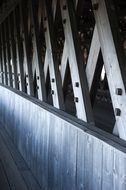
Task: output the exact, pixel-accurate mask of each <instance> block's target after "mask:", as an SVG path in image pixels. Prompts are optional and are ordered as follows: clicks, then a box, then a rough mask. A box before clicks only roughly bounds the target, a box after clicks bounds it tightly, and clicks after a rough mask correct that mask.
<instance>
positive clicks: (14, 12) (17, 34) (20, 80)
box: [12, 7, 25, 92]
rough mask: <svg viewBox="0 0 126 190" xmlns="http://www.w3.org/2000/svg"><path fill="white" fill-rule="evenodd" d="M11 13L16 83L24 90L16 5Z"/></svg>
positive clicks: (18, 19)
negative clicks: (15, 59) (15, 58)
mask: <svg viewBox="0 0 126 190" xmlns="http://www.w3.org/2000/svg"><path fill="white" fill-rule="evenodd" d="M12 14H13V19H14V38H15V46H16V57H17V74H18V84H19V90H20V91H23V92H25V84H24V79H25V77H24V69H23V48H22V39H21V35H20V15H19V9H18V7H17V8H16V9H15V10H14V11H13V13H12Z"/></svg>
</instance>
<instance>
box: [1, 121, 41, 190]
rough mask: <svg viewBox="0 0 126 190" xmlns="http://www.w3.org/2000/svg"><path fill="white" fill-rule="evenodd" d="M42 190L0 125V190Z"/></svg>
mask: <svg viewBox="0 0 126 190" xmlns="http://www.w3.org/2000/svg"><path fill="white" fill-rule="evenodd" d="M18 189H21V190H41V188H40V185H39V184H38V183H37V181H36V179H35V178H34V177H33V174H32V173H31V171H30V169H29V167H28V166H27V164H26V162H25V161H24V159H23V157H22V156H21V154H20V153H19V151H18V150H17V149H16V146H15V145H14V144H13V142H12V140H11V139H10V137H9V135H8V134H7V132H6V131H5V129H4V127H3V126H2V124H1V123H0V190H18Z"/></svg>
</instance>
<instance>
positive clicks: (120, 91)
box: [116, 88, 123, 96]
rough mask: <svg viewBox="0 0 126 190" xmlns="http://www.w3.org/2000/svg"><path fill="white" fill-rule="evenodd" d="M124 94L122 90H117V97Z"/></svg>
mask: <svg viewBox="0 0 126 190" xmlns="http://www.w3.org/2000/svg"><path fill="white" fill-rule="evenodd" d="M122 93H123V91H122V89H121V88H117V89H116V94H117V95H119V96H121V95H122Z"/></svg>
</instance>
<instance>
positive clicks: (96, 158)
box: [91, 138, 103, 190]
mask: <svg viewBox="0 0 126 190" xmlns="http://www.w3.org/2000/svg"><path fill="white" fill-rule="evenodd" d="M102 161H103V144H102V143H101V142H100V140H98V139H96V138H94V139H93V177H92V179H91V183H92V188H93V190H101V189H102V167H103V162H102Z"/></svg>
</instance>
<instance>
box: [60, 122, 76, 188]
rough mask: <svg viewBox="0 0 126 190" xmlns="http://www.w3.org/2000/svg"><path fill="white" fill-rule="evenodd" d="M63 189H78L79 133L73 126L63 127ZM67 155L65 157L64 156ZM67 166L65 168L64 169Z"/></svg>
mask: <svg viewBox="0 0 126 190" xmlns="http://www.w3.org/2000/svg"><path fill="white" fill-rule="evenodd" d="M62 127H63V128H62V137H61V138H62V139H61V158H60V159H61V174H62V175H61V189H64V190H65V189H73V190H75V189H76V154H77V152H76V151H77V131H76V129H72V130H71V125H68V126H65V124H63V126H62ZM64 155H65V156H64ZM64 166H65V167H64Z"/></svg>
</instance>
